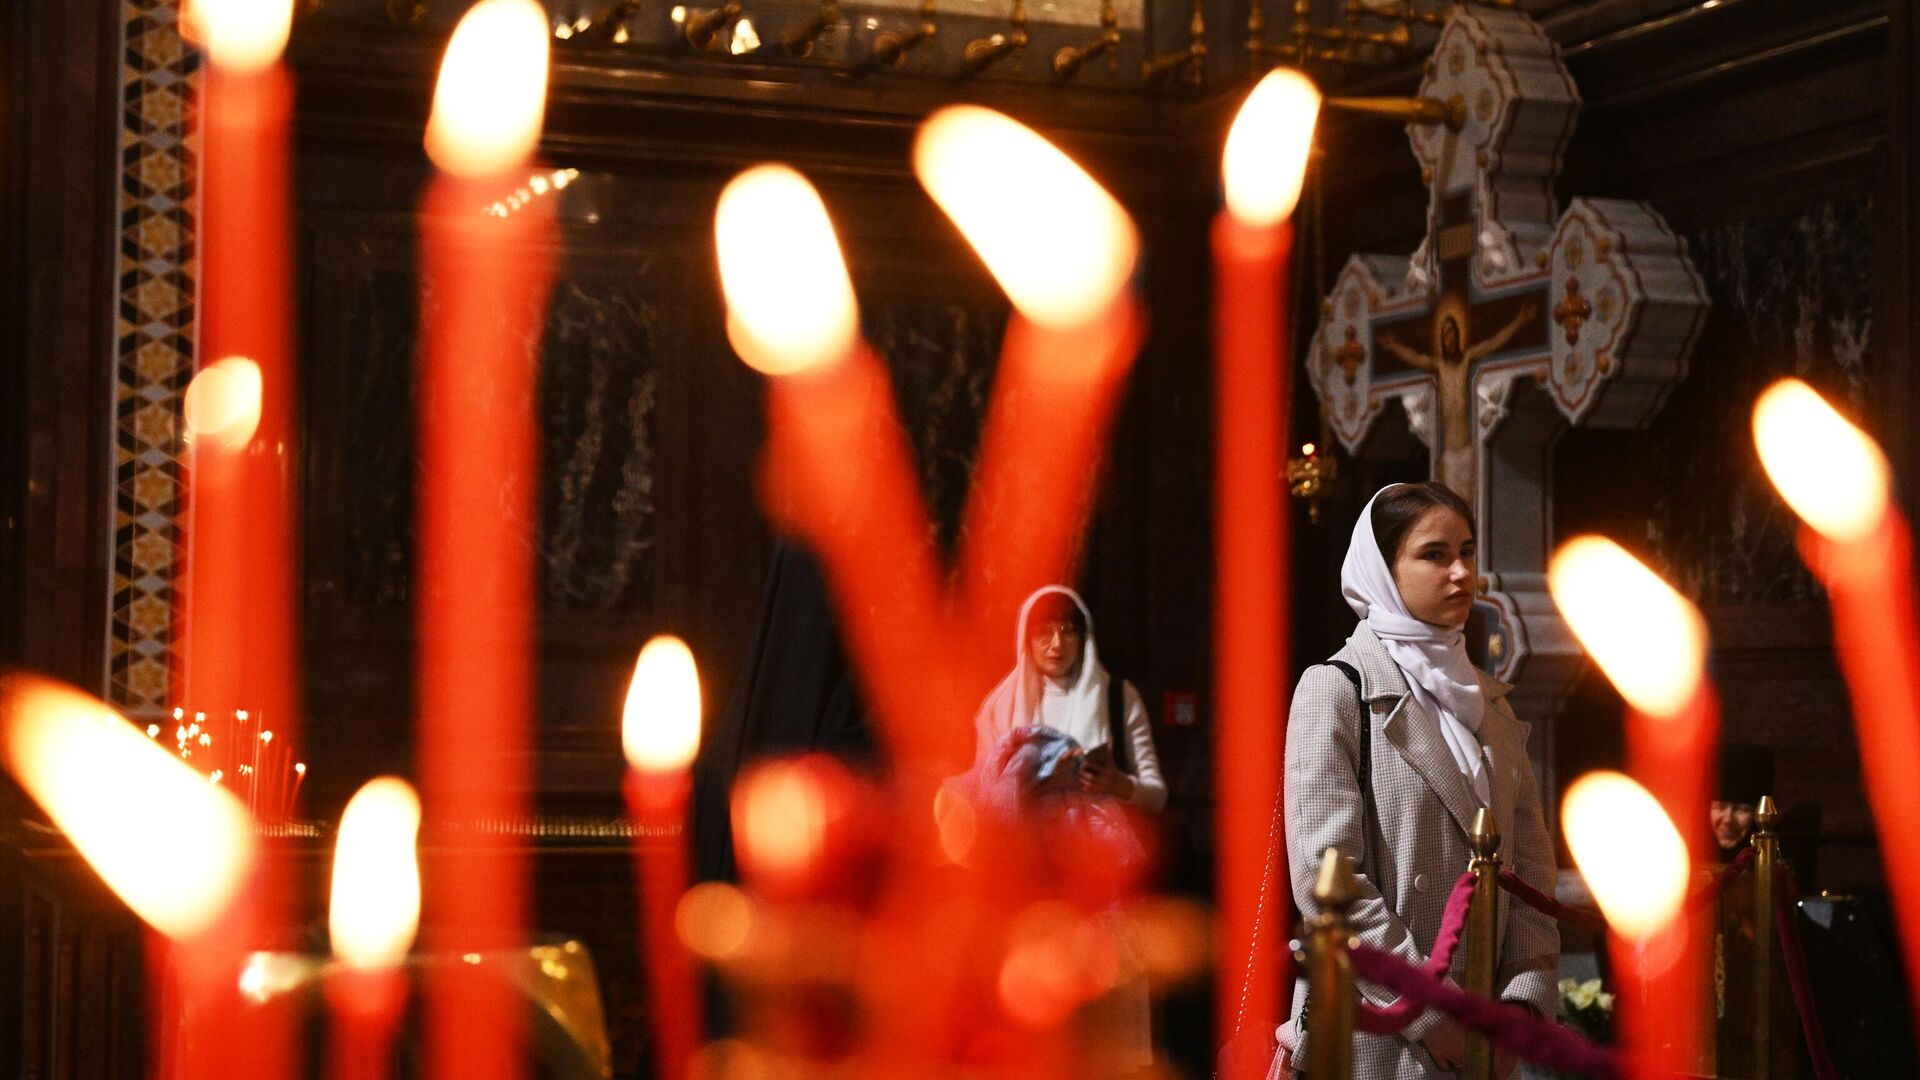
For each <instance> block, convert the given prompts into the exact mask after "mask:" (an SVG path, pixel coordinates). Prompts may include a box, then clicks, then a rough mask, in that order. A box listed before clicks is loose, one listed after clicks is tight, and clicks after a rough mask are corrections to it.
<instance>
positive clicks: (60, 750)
mask: <svg viewBox="0 0 1920 1080" xmlns="http://www.w3.org/2000/svg"><path fill="white" fill-rule="evenodd" d="M0 760H4V762H5V764H6V767H7V770H8V771H9V772H11V773H12V774H13V776H14V778H15V779H16V780H18V781H19V783H20V786H21V787H22V788H24V789H25V790H26V792H27V794H28V795H31V796H32V797H33V799H34V801H35V802H38V803H39V804H40V806H41V808H42V809H43V810H45V811H46V812H47V815H48V817H50V818H52V819H53V823H54V824H55V825H57V826H59V828H60V830H61V831H62V832H64V833H65V834H66V835H67V838H68V839H69V840H71V841H72V842H73V846H74V848H75V849H76V850H78V851H79V852H80V854H81V856H82V857H83V858H85V859H86V860H87V863H88V864H89V865H91V866H92V867H93V868H94V870H95V872H97V873H98V874H99V875H100V877H101V880H103V881H105V882H106V883H107V887H108V888H111V889H112V890H113V891H114V893H115V894H116V895H118V896H119V897H120V899H121V900H123V901H125V902H126V904H127V906H128V907H130V908H132V909H133V911H134V913H135V914H137V915H139V916H140V917H141V918H142V919H144V920H146V922H147V923H148V924H149V925H151V926H152V927H153V928H154V929H156V930H158V931H159V932H161V933H162V934H165V935H166V936H168V937H170V938H175V939H191V938H194V937H197V936H199V935H200V934H201V933H202V932H203V931H206V930H208V929H211V928H212V927H213V926H214V925H216V924H217V923H218V922H219V921H220V920H221V918H222V917H223V916H225V915H226V914H227V912H228V910H229V905H230V904H231V902H232V901H233V899H234V896H235V894H236V893H237V892H238V891H239V889H240V887H241V885H242V884H243V883H244V881H245V879H246V877H247V875H248V873H249V871H250V870H251V868H252V865H253V856H254V839H253V822H252V820H251V818H249V816H248V815H247V811H246V808H245V807H244V806H242V805H241V803H240V800H238V799H236V798H235V797H234V796H233V795H232V793H230V792H228V791H227V789H226V788H225V787H222V786H219V785H214V784H209V783H208V782H207V780H206V778H205V777H203V776H201V775H200V774H199V773H197V772H195V771H193V769H192V768H191V767H189V766H187V765H185V764H183V763H182V762H181V761H180V759H179V758H177V757H175V756H174V755H172V754H169V753H168V752H167V751H166V750H164V749H162V748H161V747H160V746H159V745H158V744H156V743H155V742H154V741H153V740H152V739H150V738H148V737H147V736H146V734H145V733H144V732H142V731H141V729H139V728H137V727H135V726H134V725H133V724H131V723H129V722H127V721H126V720H125V719H123V718H122V717H121V716H119V715H118V714H117V713H115V712H114V711H113V710H112V709H111V708H109V707H107V706H106V705H105V704H102V703H101V702H99V701H97V700H95V699H93V698H92V697H89V696H88V695H86V694H83V693H81V692H80V691H78V690H75V689H73V688H71V687H68V686H64V685H62V684H60V683H56V682H53V681H52V680H49V679H41V678H37V677H34V676H24V675H19V676H10V677H8V678H6V679H0Z"/></svg>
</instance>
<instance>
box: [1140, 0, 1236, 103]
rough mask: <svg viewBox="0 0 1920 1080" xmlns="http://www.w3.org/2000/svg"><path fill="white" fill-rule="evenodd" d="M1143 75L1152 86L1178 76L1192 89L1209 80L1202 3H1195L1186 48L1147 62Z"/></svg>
mask: <svg viewBox="0 0 1920 1080" xmlns="http://www.w3.org/2000/svg"><path fill="white" fill-rule="evenodd" d="M1256 6H1257V4H1256ZM1140 73H1141V75H1142V76H1143V77H1145V79H1146V80H1147V81H1148V82H1150V83H1158V82H1162V81H1164V80H1166V79H1167V78H1169V77H1170V76H1173V75H1175V74H1178V75H1180V77H1181V79H1182V80H1183V81H1185V82H1186V83H1187V85H1189V86H1199V85H1200V84H1201V82H1203V81H1204V80H1205V79H1206V77H1207V19H1206V16H1205V14H1203V13H1202V11H1201V9H1200V0H1193V18H1192V19H1191V20H1190V21H1188V23H1187V47H1186V48H1185V49H1182V50H1181V51H1179V52H1177V53H1169V54H1168V55H1166V56H1156V57H1153V58H1151V59H1149V60H1147V61H1146V63H1144V64H1142V65H1140Z"/></svg>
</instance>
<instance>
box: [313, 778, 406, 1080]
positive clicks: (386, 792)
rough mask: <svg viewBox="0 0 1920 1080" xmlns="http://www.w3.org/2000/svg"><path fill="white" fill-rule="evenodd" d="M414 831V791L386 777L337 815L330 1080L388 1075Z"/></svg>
mask: <svg viewBox="0 0 1920 1080" xmlns="http://www.w3.org/2000/svg"><path fill="white" fill-rule="evenodd" d="M419 832H420V799H419V797H418V796H417V795H415V794H414V791H413V788H412V787H411V786H409V785H408V784H407V782H406V781H404V780H400V779H397V778H395V777H391V776H383V777H381V778H379V779H377V780H372V781H369V782H368V783H367V784H366V785H365V786H363V787H361V789H360V790H359V791H358V792H355V793H354V796H353V798H352V799H351V800H350V801H348V803H347V809H346V811H345V812H344V813H342V814H341V815H340V831H339V835H338V838H337V839H336V840H335V842H334V849H333V887H332V899H331V903H330V904H329V906H328V910H327V929H328V932H329V934H330V935H331V937H332V940H333V954H334V956H335V957H336V958H338V960H339V963H338V965H337V966H335V967H333V968H331V969H329V970H328V971H327V972H326V974H325V982H324V990H325V996H326V999H327V1006H328V1010H329V1013H330V1017H331V1020H332V1032H333V1045H332V1052H331V1054H330V1055H329V1070H330V1073H331V1075H332V1076H334V1077H336V1078H337V1080H386V1077H387V1075H388V1072H389V1066H390V1065H391V1064H392V1059H393V1035H394V1031H395V1030H396V1029H397V1028H398V1027H399V1025H400V1020H401V1017H402V1016H403V1015H404V1014H405V1012H406V1005H407V977H406V974H405V972H404V971H402V970H401V969H400V965H401V963H402V962H404V961H405V959H406V956H407V952H408V951H409V950H410V949H411V948H412V947H413V938H414V933H415V931H416V930H418V929H419V926H420V864H419V860H418V857H417V856H416V854H415V848H414V841H415V838H416V837H417V836H418V835H419Z"/></svg>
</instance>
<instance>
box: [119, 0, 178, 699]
mask: <svg viewBox="0 0 1920 1080" xmlns="http://www.w3.org/2000/svg"><path fill="white" fill-rule="evenodd" d="M178 11H179V0H123V2H122V5H121V12H122V31H123V35H122V47H121V68H120V89H121V95H120V137H119V149H120V198H119V204H118V207H117V212H118V215H119V227H120V247H119V253H118V256H117V260H116V263H115V271H116V275H117V288H116V298H115V311H114V326H115V335H114V336H115V342H116V344H115V348H114V356H113V368H114V380H113V403H112V408H113V420H114V423H113V439H114V453H113V480H112V483H113V535H112V541H111V543H112V551H111V553H110V556H111V557H110V574H111V577H110V579H109V581H108V619H107V669H106V672H105V680H104V682H105V687H106V697H107V700H108V701H110V702H112V703H113V704H115V705H117V706H119V707H121V708H123V709H125V710H126V711H127V712H129V713H130V714H134V715H141V716H148V715H152V714H156V713H159V712H161V711H163V710H164V709H165V707H166V702H167V680H168V673H169V670H170V668H171V666H172V659H173V657H172V649H173V637H174V634H173V606H174V605H173V599H174V571H175V568H176V566H178V565H179V562H180V554H181V546H180V542H181V538H182V537H181V529H180V524H181V522H180V510H181V509H182V504H181V502H180V499H179V491H180V482H181V480H182V465H183V462H182V452H181V451H182V447H181V442H180V436H179V426H180V425H179V418H180V400H181V395H182V394H184V393H185V391H186V386H187V381H188V379H190V378H191V377H192V375H193V354H194V337H195V333H194V331H195V323H194V310H195V304H194V299H195V297H194V282H195V262H194V242H195V231H194V205H195V204H194V192H195V190H196V189H197V187H198V171H199V163H198V155H197V148H198V140H197V136H196V125H197V117H196V115H195V107H196V105H195V103H196V99H197V96H198V95H197V91H198V86H199V74H198V73H199V67H200V57H199V53H198V52H196V51H195V50H193V49H192V48H190V47H189V46H187V45H186V44H185V43H184V42H183V41H182V40H181V38H180V34H179V32H178V29H177V27H176V20H177V16H178Z"/></svg>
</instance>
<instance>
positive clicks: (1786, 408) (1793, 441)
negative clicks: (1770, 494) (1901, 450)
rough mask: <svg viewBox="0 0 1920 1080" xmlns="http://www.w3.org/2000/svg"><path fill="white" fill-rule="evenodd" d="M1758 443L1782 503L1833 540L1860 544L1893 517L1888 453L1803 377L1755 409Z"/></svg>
mask: <svg viewBox="0 0 1920 1080" xmlns="http://www.w3.org/2000/svg"><path fill="white" fill-rule="evenodd" d="M1753 441H1754V445H1755V446H1756V447H1758V448H1759V451H1760V464H1761V465H1762V466H1763V467H1764V468H1765V469H1766V470H1767V477H1768V478H1769V479H1771V480H1772V481H1773V486H1774V487H1775V488H1777V489H1779V492H1780V496H1781V498H1783V499H1785V500H1786V501H1787V505H1788V506H1791V507H1792V508H1793V512H1794V513H1796V514H1798V515H1800V517H1801V519H1802V520H1804V521H1805V522H1806V523H1807V524H1808V525H1809V526H1811V527H1812V528H1813V529H1814V531H1816V532H1818V533H1819V534H1820V535H1822V536H1824V537H1826V538H1827V539H1829V540H1833V541H1839V542H1845V541H1849V540H1858V539H1860V538H1862V537H1864V536H1866V535H1867V534H1868V533H1869V532H1871V531H1872V530H1873V529H1874V527H1875V526H1877V525H1879V524H1880V521H1881V519H1882V518H1883V517H1885V516H1886V513H1887V499H1888V496H1887V482H1888V480H1887V478H1888V467H1887V458H1886V455H1885V454H1884V453H1882V452H1881V450H1880V446H1879V444H1878V443H1876V442H1874V441H1873V439H1872V438H1871V437H1870V436H1868V435H1867V433H1866V432H1864V431H1861V430H1860V429H1859V428H1857V427H1855V426H1854V425H1853V424H1852V423H1850V422H1848V420H1847V419H1846V417H1844V416H1841V415H1840V413H1839V412H1838V411H1837V410H1835V409H1834V407H1833V406H1832V405H1830V404H1828V403H1827V400H1826V399H1825V398H1823V397H1821V396H1820V395H1819V393H1818V392H1816V391H1815V390H1814V389H1813V388H1812V387H1811V386H1808V385H1807V384H1806V383H1804V382H1801V381H1800V380H1799V379H1782V380H1780V381H1779V382H1777V383H1774V384H1773V385H1772V386H1770V387H1768V388H1767V391H1766V392H1765V393H1763V394H1761V395H1760V399H1759V400H1758V401H1757V402H1755V403H1754V406H1753Z"/></svg>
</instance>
